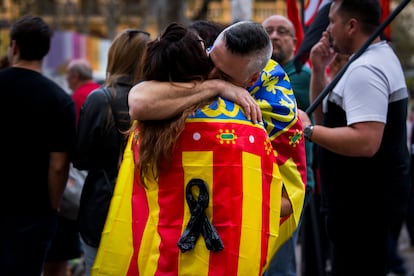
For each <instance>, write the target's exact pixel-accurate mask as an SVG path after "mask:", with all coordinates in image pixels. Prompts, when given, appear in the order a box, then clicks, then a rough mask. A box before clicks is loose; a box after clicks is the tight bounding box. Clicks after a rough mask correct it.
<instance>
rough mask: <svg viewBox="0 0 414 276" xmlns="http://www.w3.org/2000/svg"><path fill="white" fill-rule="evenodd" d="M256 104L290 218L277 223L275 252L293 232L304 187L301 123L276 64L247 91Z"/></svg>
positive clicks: (288, 84) (288, 83) (290, 90)
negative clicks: (274, 154) (278, 172)
mask: <svg viewBox="0 0 414 276" xmlns="http://www.w3.org/2000/svg"><path fill="white" fill-rule="evenodd" d="M248 90H249V92H250V94H251V95H252V96H253V98H255V99H256V101H257V102H258V103H259V106H260V109H261V111H262V116H263V122H264V124H265V128H266V131H267V133H268V136H269V138H270V140H271V142H272V145H273V149H274V150H275V152H276V159H277V163H278V165H279V170H280V174H281V176H282V179H283V185H284V187H285V189H286V191H287V193H288V195H289V199H290V202H291V203H292V207H293V214H291V215H289V216H287V217H284V218H282V219H281V225H280V229H279V238H278V242H277V245H276V247H277V249H279V247H280V246H281V245H282V244H283V243H284V242H285V241H286V240H287V239H289V237H290V236H291V235H292V233H293V232H294V230H295V229H296V228H297V226H298V223H299V218H300V215H301V212H302V207H303V200H304V195H305V185H306V152H305V141H304V138H303V132H302V123H301V121H300V120H299V118H298V110H297V104H296V98H295V95H294V93H293V90H292V88H291V86H290V81H289V78H288V76H287V74H286V72H285V71H284V70H283V68H282V67H281V66H280V64H278V63H277V62H275V61H273V60H270V61H269V62H268V64H267V65H266V67H265V68H264V69H263V70H262V73H261V76H260V78H259V79H258V80H257V82H256V83H255V84H254V85H253V86H251V87H250V88H249V89H248Z"/></svg>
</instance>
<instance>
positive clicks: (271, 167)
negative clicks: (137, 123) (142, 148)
mask: <svg viewBox="0 0 414 276" xmlns="http://www.w3.org/2000/svg"><path fill="white" fill-rule="evenodd" d="M136 134H137V133H136ZM137 141H138V139H137V138H136V137H135V139H132V135H131V137H130V140H129V145H128V146H127V148H126V150H125V154H124V160H123V162H122V166H121V169H120V173H119V176H118V180H117V184H116V187H115V192H114V196H113V199H112V202H111V207H110V211H109V214H108V218H107V222H106V224H105V228H104V232H103V235H102V239H101V244H100V247H99V251H98V255H97V258H96V261H95V264H94V267H93V271H92V274H93V275H117V276H118V275H200V276H203V275H206V276H207V275H215V276H216V275H226V276H228V275H230V276H231V275H246V276H252V275H257V276H261V275H262V273H263V271H264V269H265V268H267V266H268V263H269V261H270V259H271V257H272V256H273V255H274V253H275V251H276V248H277V246H276V244H277V242H278V231H279V221H280V201H281V186H282V180H281V176H280V173H279V169H278V166H277V163H276V158H275V155H274V150H273V148H272V146H271V142H270V140H269V138H268V136H267V133H266V132H265V130H264V128H263V127H262V126H261V125H253V124H252V123H251V122H250V121H247V119H246V118H245V116H244V114H243V112H242V111H241V108H240V107H239V106H237V105H234V104H233V103H231V102H228V101H226V100H223V99H220V98H219V99H218V100H217V101H216V102H214V103H213V104H212V105H210V106H208V107H205V108H203V109H201V110H198V111H197V112H196V114H195V115H194V116H192V117H191V118H189V119H187V122H186V127H185V129H184V131H183V133H182V134H181V136H180V138H179V140H178V142H177V147H176V148H175V150H174V153H173V156H172V162H171V164H170V167H169V168H168V169H166V170H163V171H162V172H161V174H160V177H159V179H158V181H147V183H146V186H147V188H144V187H143V185H142V184H141V183H140V178H139V177H138V175H134V158H138V155H137V154H138V144H137ZM133 154H135V156H133ZM195 178H197V179H202V180H203V181H204V182H205V183H207V186H208V194H209V201H208V206H207V209H206V210H205V216H206V217H207V218H208V221H209V222H210V223H211V224H212V225H213V226H214V228H215V229H216V231H217V233H218V235H219V237H220V239H221V241H222V243H223V245H224V249H222V250H219V251H217V252H214V251H210V250H208V249H207V247H206V243H205V238H204V237H203V236H202V235H200V236H199V237H198V239H197V241H196V243H195V247H194V249H192V250H189V251H186V252H182V251H181V250H180V248H179V247H178V246H177V243H178V241H179V240H180V238H181V236H182V235H183V233H184V231H185V229H186V227H187V224H188V223H189V221H190V220H191V211H190V208H189V205H188V203H187V201H186V186H187V185H188V183H189V182H191V180H192V179H195Z"/></svg>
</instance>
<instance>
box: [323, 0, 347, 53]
mask: <svg viewBox="0 0 414 276" xmlns="http://www.w3.org/2000/svg"><path fill="white" fill-rule="evenodd" d="M340 5H341V1H333V2H332V4H331V7H330V10H329V25H328V28H327V29H326V30H327V32H328V34H329V40H330V43H331V46H332V48H333V49H334V50H335V52H338V53H344V54H350V53H352V51H351V50H350V47H351V44H352V43H351V40H350V39H349V38H348V36H347V33H346V30H347V25H348V22H349V20H346V19H345V18H343V17H342V16H341V14H340V13H339V12H338V10H339V8H340Z"/></svg>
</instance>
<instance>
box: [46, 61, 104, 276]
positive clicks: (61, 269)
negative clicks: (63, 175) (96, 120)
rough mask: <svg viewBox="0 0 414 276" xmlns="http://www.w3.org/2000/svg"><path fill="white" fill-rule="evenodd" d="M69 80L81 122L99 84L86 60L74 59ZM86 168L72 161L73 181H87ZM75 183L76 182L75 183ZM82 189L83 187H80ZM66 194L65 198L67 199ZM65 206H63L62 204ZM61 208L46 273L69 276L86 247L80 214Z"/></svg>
mask: <svg viewBox="0 0 414 276" xmlns="http://www.w3.org/2000/svg"><path fill="white" fill-rule="evenodd" d="M66 80H67V82H68V86H69V88H70V89H71V90H72V99H73V101H74V102H75V107H76V121H77V122H78V121H79V113H80V110H81V108H82V105H83V103H84V102H85V100H86V98H87V96H88V95H89V94H90V93H91V92H92V91H93V90H95V89H97V88H99V86H100V85H99V84H98V83H96V82H95V81H93V71H92V67H91V65H90V63H89V62H88V61H87V60H85V59H74V60H71V61H70V62H69V64H68V66H67V71H66ZM86 174H87V172H86V171H79V170H78V169H76V168H74V167H73V165H72V164H71V166H70V170H69V182H68V184H67V185H71V182H70V181H82V182H84V181H85V178H86ZM72 185H73V184H72ZM79 187H80V188H81V186H79ZM65 195H66V194H65V193H64V194H63V200H65ZM61 207H62V206H61ZM65 211H66V210H63V209H62V208H61V212H60V213H59V216H58V228H57V232H56V236H55V238H54V239H53V242H52V245H51V247H50V250H49V252H48V256H47V261H46V264H45V269H44V272H43V275H44V276H66V275H68V272H69V271H70V270H71V268H70V267H69V266H68V261H69V260H73V259H77V258H80V257H81V255H82V252H83V251H82V246H81V241H80V238H79V226H78V217H77V214H76V216H73V215H72V212H70V213H69V212H65Z"/></svg>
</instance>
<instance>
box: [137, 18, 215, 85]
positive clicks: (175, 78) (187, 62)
mask: <svg viewBox="0 0 414 276" xmlns="http://www.w3.org/2000/svg"><path fill="white" fill-rule="evenodd" d="M211 69H212V68H211V65H210V62H209V59H208V57H207V55H206V53H205V51H204V48H203V44H202V41H201V38H200V37H199V36H197V34H195V33H194V32H192V31H189V30H188V29H187V28H185V27H184V26H182V25H179V24H177V23H171V24H170V25H168V26H167V28H166V29H165V31H164V32H163V33H162V35H161V36H160V37H158V38H157V39H155V40H153V41H151V42H150V43H149V44H148V47H147V51H146V55H145V57H144V60H143V66H142V70H143V79H144V80H157V81H171V82H189V81H199V80H203V79H205V78H206V77H207V75H208V73H209V72H210V71H211Z"/></svg>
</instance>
